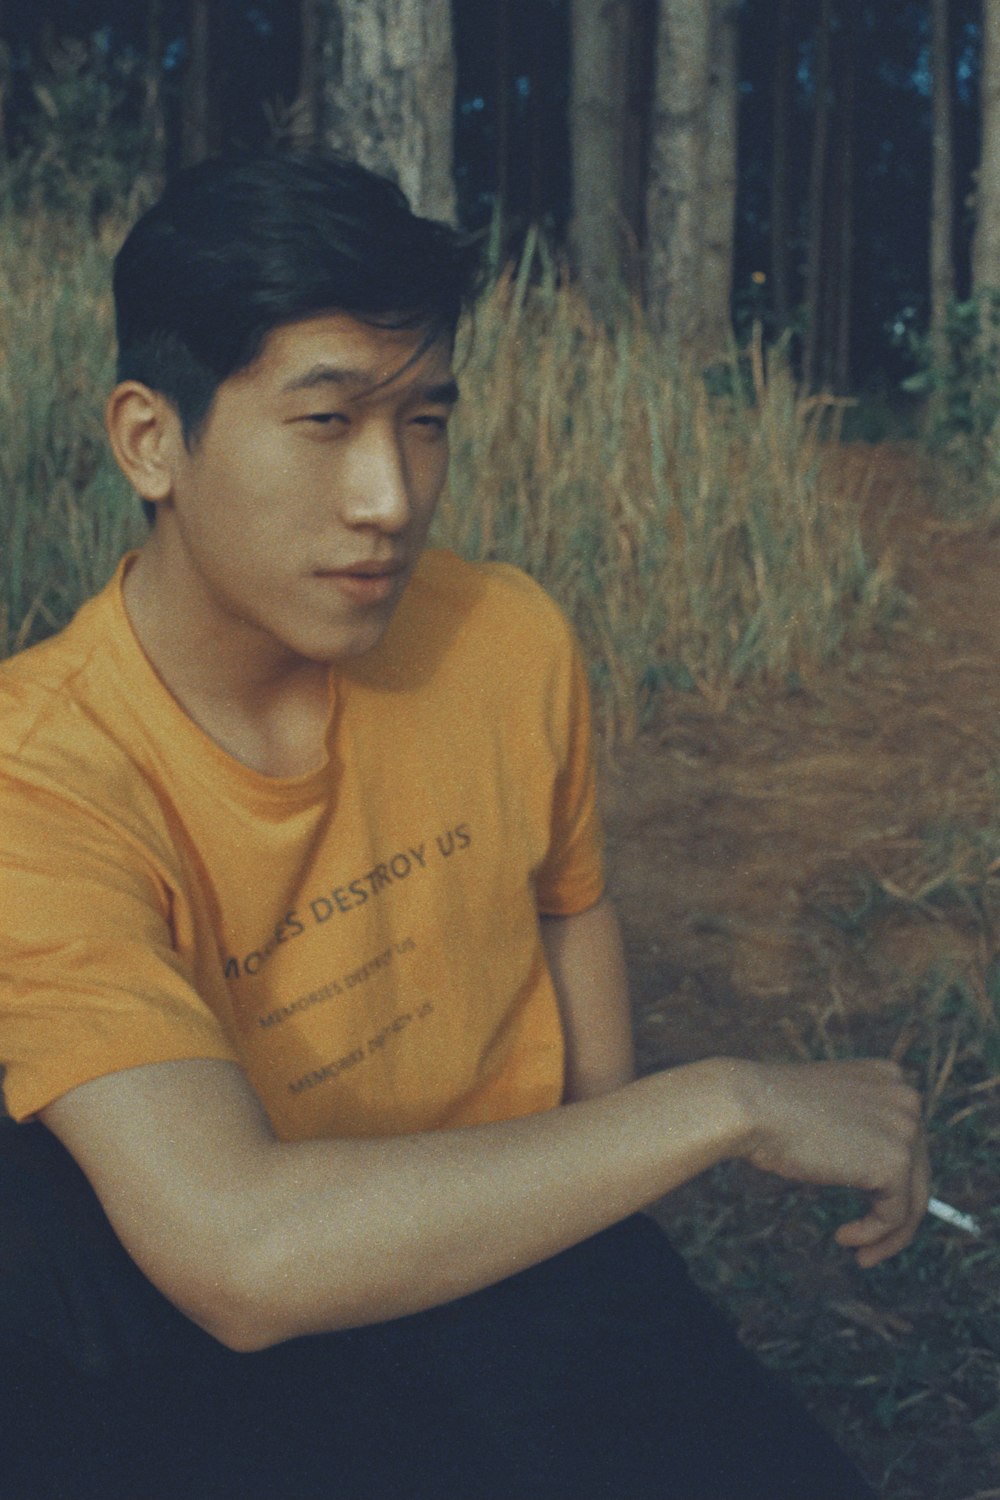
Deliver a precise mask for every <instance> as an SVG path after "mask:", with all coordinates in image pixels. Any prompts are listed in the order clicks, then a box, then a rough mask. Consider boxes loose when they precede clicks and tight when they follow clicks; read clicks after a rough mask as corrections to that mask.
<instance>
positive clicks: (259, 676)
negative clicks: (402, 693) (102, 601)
mask: <svg viewBox="0 0 1000 1500" xmlns="http://www.w3.org/2000/svg"><path fill="white" fill-rule="evenodd" d="M165 573H166V570H165V569H164V567H163V562H162V558H161V557H159V555H158V549H157V547H156V545H155V536H154V537H151V538H150V540H149V542H147V544H146V546H145V547H144V548H143V550H142V551H141V552H140V554H139V556H138V557H137V558H136V559H135V561H134V562H133V563H132V565H131V567H130V568H129V570H128V572H127V573H126V575H125V580H124V584H123V591H122V592H123V598H124V602H125V609H126V613H127V614H128V617H129V621H130V623H131V625H132V629H133V630H134V632H135V635H136V638H137V639H138V641H139V644H140V646H141V647H142V649H143V651H144V652H145V654H146V656H147V657H148V659H149V661H150V662H151V664H152V666H153V667H154V668H155V670H156V672H157V674H158V675H159V677H160V679H161V680H162V681H163V683H164V684H165V686H166V687H167V688H168V689H169V691H170V693H171V694H172V695H173V697H174V698H175V699H176V700H177V702H178V703H179V704H180V706H181V708H182V709H183V710H184V712H185V713H186V714H187V715H188V717H189V718H190V719H192V720H193V721H194V723H196V724H197V725H198V726H199V728H201V729H202V730H204V732H205V733H206V734H207V735H208V736H209V737H210V738H211V739H213V740H214V741H215V742H216V744H218V745H219V746H220V747H221V748H222V749H223V750H225V751H226V753H227V754H229V755H231V756H233V757H234V759H236V760H238V761H240V762H242V764H243V765H246V766H249V767H250V768H251V769H252V770H255V771H259V772H261V773H262V774H263V775H266V776H299V775H304V774H307V773H308V772H309V771H312V770H315V769H316V768H317V767H318V766H320V765H321V764H322V762H323V759H324V756H325V735H326V727H327V723H328V719H329V695H330V687H329V676H330V671H329V668H328V667H327V666H326V665H324V664H323V663H319V662H306V661H302V660H301V659H298V658H293V657H292V656H291V654H290V653H288V652H283V651H281V650H280V648H278V647H277V646H276V645H275V643H273V642H270V641H264V640H262V638H261V636H260V633H259V632H258V631H256V630H255V629H253V627H251V626H249V625H248V626H247V627H246V630H245V632H243V633H242V634H241V632H239V631H233V629H232V628H231V626H230V628H229V629H228V630H226V631H222V630H220V629H218V628H213V622H212V620H211V618H210V617H208V616H206V612H205V611H204V610H203V609H200V608H199V601H198V600H197V599H179V598H178V597H177V594H176V590H175V589H174V588H173V587H172V586H170V585H169V584H168V581H167V578H166V576H165Z"/></svg>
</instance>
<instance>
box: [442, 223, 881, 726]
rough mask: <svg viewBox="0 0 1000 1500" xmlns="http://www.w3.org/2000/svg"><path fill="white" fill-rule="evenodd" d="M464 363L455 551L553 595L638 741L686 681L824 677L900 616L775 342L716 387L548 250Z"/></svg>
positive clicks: (482, 312) (512, 282)
mask: <svg viewBox="0 0 1000 1500" xmlns="http://www.w3.org/2000/svg"><path fill="white" fill-rule="evenodd" d="M460 370H461V378H462V383H463V387H464V391H465V396H464V398H463V407H462V409H460V411H459V413H458V417H457V420H456V427H455V440H454V447H453V455H454V457H453V466H452V483H451V489H450V493H449V495H448V497H446V499H445V501H444V503H443V505H442V508H441V511H440V514H439V519H438V527H437V536H438V539H440V540H442V541H445V542H447V543H448V544H450V545H452V546H454V547H455V548H456V549H457V550H458V551H460V552H462V553H463V554H466V555H468V556H472V557H476V558H486V557H501V558H505V559H507V560H509V561H512V562H516V563H519V564H520V565H521V566H523V567H525V568H527V569H528V571H529V572H531V573H532V574H534V575H535V576H536V577H537V578H539V580H540V581H541V582H543V583H544V584H545V585H546V586H547V587H548V588H549V589H550V590H551V591H552V593H553V594H554V595H555V596H556V597H557V598H558V599H559V600H560V602H561V603H562V604H563V605H564V607H565V608H566V609H567V610H568V611H569V613H570V615H571V617H572V618H573V620H574V622H575V624H576V625H577V628H578V629H579V631H580V634H581V636H582V638H583V640H584V643H585V646H586V649H587V653H588V656H589V658H590V660H591V663H592V668H593V672H594V677H595V683H596V686H597V688H598V699H599V703H600V706H601V711H602V717H603V719H604V722H605V727H606V728H609V729H611V730H613V731H616V732H618V733H624V734H625V735H626V736H627V735H629V734H631V733H632V732H633V731H634V730H635V728H636V725H637V723H638V722H639V720H640V718H641V716H642V713H643V709H644V706H645V705H646V704H647V703H648V702H649V701H650V699H651V698H652V697H653V695H655V692H656V689H657V688H658V687H659V686H660V685H661V684H663V683H664V682H670V683H673V684H675V685H678V686H681V687H697V688H700V689H702V690H705V691H708V692H710V693H713V694H715V695H723V696H724V695H725V694H726V692H727V691H728V690H730V689H731V688H732V687H734V686H736V685H738V684H740V683H742V682H744V681H746V680H747V679H752V678H757V679H770V680H771V681H778V682H781V681H787V680H788V679H790V678H794V677H798V676H803V675H805V674H807V673H809V672H810V671H812V670H813V669H814V668H816V667H817V666H818V665H820V664H821V663H822V662H824V661H825V660H827V659H828V658H829V657H830V656H831V655H832V654H833V653H834V652H835V651H836V650H837V648H838V647H839V646H841V644H842V643H843V642H844V639H845V637H846V636H848V635H850V634H855V633H858V632H860V631H865V630H867V629H869V628H870V627H871V625H872V624H873V623H874V622H875V621H877V620H878V619H879V618H881V617H882V616H883V614H884V613H885V611H886V609H887V607H888V604H889V601H890V598H891V596H892V588H891V579H890V576H889V569H888V566H887V565H886V564H882V565H877V564H875V563H873V562H872V560H871V559H869V557H868V556H867V555H866V552H865V549H864V546H863V544H862V540H861V532H860V511H861V506H860V504H859V503H858V498H857V497H856V496H850V495H848V494H847V493H845V488H844V485H845V480H844V478H843V475H842V474H838V472H837V469H836V467H835V466H834V465H831V464H829V463H826V462H825V461H824V457H825V444H824V443H823V442H822V441H821V439H822V438H824V437H825V436H828V435H829V427H830V424H829V422H827V421H826V420H825V419H826V415H827V410H826V408H825V407H824V405H823V403H822V402H816V401H812V402H810V401H805V400H802V399H800V398H799V396H798V395H797V393H796V390H795V386H794V382H793V379H792V376H791V373H790V371H789V369H788V367H787V365H786V364H785V363H784V362H783V361H782V359H781V357H780V356H778V355H772V356H770V357H767V356H765V354H764V351H763V350H762V348H761V346H760V343H759V342H758V343H757V344H756V345H755V346H754V348H753V349H752V350H751V351H750V353H749V356H748V357H746V358H744V359H743V360H739V359H737V358H736V357H735V355H734V358H733V361H732V365H731V368H730V369H728V370H726V371H724V372H723V380H722V384H723V385H724V386H725V387H726V389H725V391H724V392H723V393H721V394H715V395H711V394H710V393H709V391H708V389H707V387H706V384H705V382H704V381H703V380H702V379H700V378H697V377H696V376H695V375H693V374H692V373H691V372H690V371H685V370H684V369H683V368H681V367H680V366H678V365H677V364H676V363H675V362H673V361H671V359H670V358H669V355H668V354H667V353H665V351H664V350H663V348H662V346H661V345H659V344H658V343H657V342H656V341H655V340H654V339H653V338H652V337H651V335H650V333H649V331H648V330H647V329H646V327H645V326H644V324H643V321H642V318H641V316H640V314H639V313H638V312H637V311H633V313H632V315H631V316H630V317H629V318H628V319H627V320H625V321H623V322H622V323H620V324H619V326H618V327H617V328H615V329H614V330H613V331H609V330H606V329H604V328H603V327H601V326H599V325H597V324H596V323H595V322H594V320H593V319H592V318H591V316H590V314H589V312H588V310H587V308H586V307H585V306H584V304H583V303H582V301H581V299H580V298H579V296H578V295H577V293H576V292H575V290H574V289H573V288H572V286H571V285H569V284H568V282H567V281H566V279H565V278H563V277H561V276H560V275H559V272H558V268H557V267H556V265H555V264H554V263H553V262H552V261H551V259H549V258H548V257H546V256H545V255H544V254H541V253H538V252H536V251H535V250H533V248H532V247H531V246H530V245H529V248H528V250H527V252H526V254H525V256H524V258H523V259H522V261H521V263H520V265H519V266H518V267H517V268H515V269H512V270H510V271H508V272H507V273H505V274H504V275H502V276H501V277H500V278H499V279H498V280H497V281H496V283H495V284H494V286H493V287H492V289H491V290H490V291H489V292H488V293H487V295H486V296H485V298H484V299H483V301H482V302H481V304H480V306H479V308H478V310H477V313H476V316H475V319H474V320H473V322H472V324H471V325H470V327H469V328H468V329H467V330H466V343H465V345H464V349H463V350H462V351H460Z"/></svg>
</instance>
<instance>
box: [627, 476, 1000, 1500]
mask: <svg viewBox="0 0 1000 1500" xmlns="http://www.w3.org/2000/svg"><path fill="white" fill-rule="evenodd" d="M842 461H843V462H844V463H846V464H847V466H848V473H849V474H850V476H851V479H852V484H851V486H850V488H851V491H852V493H854V494H855V495H856V496H858V497H864V498H863V500H862V499H860V498H859V501H858V503H863V504H864V506H865V514H864V521H865V530H866V535H867V537H868V540H869V546H870V548H871V549H873V550H874V552H875V553H876V554H877V555H881V553H882V552H883V550H884V549H886V548H890V547H891V548H892V549H893V550H894V552H895V554H896V563H897V572H896V577H897V579H898V583H899V585H900V588H901V591H902V596H903V597H902V601H901V605H902V607H901V610H900V613H899V615H898V618H897V619H896V621H895V623H894V624H893V626H892V628H891V629H889V630H887V631H885V632H884V633H882V634H880V635H879V636H878V637H876V638H875V639H874V640H873V641H869V642H867V643H865V644H864V645H863V646H861V647H859V648H858V649H856V650H853V651H850V652H848V653H846V654H845V655H844V656H843V657H842V658H841V659H840V660H839V661H838V662H837V663H836V664H835V665H834V666H833V667H830V668H828V669H826V670H825V671H823V672H821V673H817V674H816V677H815V679H814V680H813V681H807V682H805V683H804V684H803V685H802V686H801V688H799V690H798V691H795V692H789V693H785V694H784V695H782V694H778V695H775V694H774V693H770V694H758V695H754V694H751V693H740V694H736V695H734V696H733V697H732V698H731V700H730V701H729V702H728V703H725V704H722V703H717V704H710V703H707V702H706V701H705V700H704V699H703V698H700V697H698V696H697V695H694V694H689V695H685V694H675V695H672V696H671V697H670V698H669V699H668V700H667V701H666V702H665V703H664V704H663V705H662V709H661V712H660V714H659V717H658V721H657V724H656V726H655V727H653V728H651V729H650V730H649V731H647V732H646V733H645V734H644V736H643V737H642V738H641V740H640V741H639V742H638V743H637V744H635V745H633V746H631V747H629V748H628V749H627V750H625V751H622V752H620V753H619V754H618V756H617V760H616V762H615V764H614V765H613V766H612V767H611V768H610V769H609V771H608V773H607V776H606V781H605V794H604V800H605V810H606V819H607V830H608V852H609V865H610V876H611V887H612V890H613V892H614V894H615V895H616V897H617V900H618V903H619V909H620V911H621V914H622V917H623V922H624V928H625V935H626V945H627V951H628V957H629V962H630V967H631V973H632V979H633V989H634V998H635V1009H636V1034H637V1038H638V1044H639V1055H640V1062H641V1065H642V1067H643V1068H653V1067H655V1066H658V1065H667V1064H670V1063H674V1062H680V1061H685V1060H689V1059H693V1058H696V1057H699V1056H706V1055H710V1054H713V1053H730V1054H742V1055H750V1056H757V1057H784V1058H788V1057H791V1056H795V1055H796V1054H797V1053H803V1054H805V1053H808V1054H809V1055H812V1056H816V1055H817V1053H818V1052H819V1053H822V1051H823V1049H824V1047H826V1048H827V1049H828V1050H829V1052H830V1053H831V1055H832V1054H833V1053H835V1052H836V1051H837V1050H848V1051H852V1052H855V1053H860V1054H862V1055H864V1054H865V1053H868V1054H872V1053H877V1052H882V1053H884V1052H886V1051H890V1050H893V1051H895V1052H896V1054H897V1055H899V1056H902V1055H903V1053H904V1050H905V1048H906V1047H907V1046H908V1045H909V1042H910V1041H912V1035H910V1036H908V1028H912V1027H913V1026H915V1025H916V1023H915V1022H912V1021H911V1020H910V1019H909V1018H910V1017H912V1016H913V1015H914V1014H916V1011H917V1005H916V999H915V997H917V996H919V995H920V994H921V988H920V987H921V986H922V985H925V986H926V985H927V984H928V976H934V975H935V974H936V973H937V974H941V975H950V976H957V977H958V980H959V982H960V984H961V985H962V987H963V993H964V994H965V995H971V996H972V997H973V999H972V1002H971V1003H972V1004H974V1005H977V1006H978V1005H981V1007H982V1010H983V1014H984V1016H986V1015H988V1014H991V1013H992V1006H993V1001H991V1000H990V999H989V998H988V994H987V986H988V984H989V983H990V982H991V972H990V965H991V964H992V963H993V961H994V959H995V956H996V954H997V952H1000V934H998V933H997V931H996V929H997V928H998V927H1000V902H998V900H997V899H996V897H997V894H998V893H1000V816H998V798H1000V779H998V771H1000V674H998V671H997V659H998V648H1000V587H998V583H1000V526H997V527H994V528H991V527H990V526H989V525H988V524H985V523H983V522H982V521H980V522H979V523H977V524H975V525H972V524H968V523H966V524H959V523H957V522H956V523H949V522H948V521H947V520H944V519H942V513H941V511H940V510H938V511H935V509H934V507H933V506H932V505H930V504H929V503H928V500H929V497H928V483H929V479H928V473H927V471H926V469H925V467H924V465H923V463H922V461H921V460H920V459H919V457H918V456H917V455H916V454H914V453H912V452H908V451H906V450H901V449H892V448H881V449H871V448H861V447H859V448H857V449H853V450H849V451H848V452H846V453H845V455H844V457H843V460H842ZM872 466H874V467H872ZM984 891H987V892H988V893H989V899H988V900H984V899H983V894H982V893H983V892H984ZM994 972H995V971H994ZM953 1060H954V1057H953V1055H952V1057H951V1061H953ZM932 1062H934V1063H935V1065H937V1064H938V1063H940V1064H941V1065H940V1066H939V1067H938V1072H937V1076H938V1078H944V1077H945V1076H946V1075H947V1073H948V1069H949V1066H950V1061H949V1058H948V1057H944V1058H943V1059H941V1058H937V1057H936V1055H935V1056H934V1057H932ZM933 1071H934V1070H933V1069H932V1068H930V1069H928V1076H933ZM993 1071H994V1072H996V1071H997V1069H996V1068H994V1069H993ZM996 1081H997V1080H996V1079H995V1078H994V1079H992V1080H991V1081H990V1084H989V1085H981V1086H980V1087H990V1088H992V1086H993V1085H994V1084H995V1083H996ZM976 1097H977V1098H978V1099H980V1100H982V1099H985V1098H987V1097H989V1099H990V1100H994V1094H990V1095H989V1096H985V1095H978V1094H977V1096H976ZM976 1107H979V1106H976ZM996 1107H997V1106H996V1105H995V1104H994V1103H991V1104H990V1108H991V1109H993V1110H994V1112H995V1108H996ZM965 1112H966V1113H968V1112H969V1111H965ZM955 1118H956V1119H958V1118H960V1116H959V1115H956V1116H955ZM974 1155H975V1152H974V1150H973V1149H972V1148H970V1158H971V1157H972V1156H974ZM944 1170H945V1173H946V1175H947V1170H948V1169H947V1165H945V1168H944ZM995 1183H996V1164H995V1162H994V1161H993V1160H992V1159H989V1160H986V1159H985V1158H984V1159H982V1160H979V1158H978V1157H977V1158H976V1160H975V1161H971V1160H970V1165H969V1170H968V1172H964V1171H963V1176H962V1181H961V1183H960V1185H959V1192H960V1193H962V1194H963V1195H964V1196H963V1197H961V1199H960V1201H961V1202H962V1204H963V1206H964V1207H966V1208H971V1209H973V1210H974V1211H976V1212H980V1213H983V1212H992V1205H993V1203H994V1202H995V1197H996V1192H995ZM936 1191H938V1192H939V1193H940V1194H941V1196H949V1195H950V1194H953V1193H954V1191H955V1184H954V1183H953V1182H949V1181H945V1182H939V1183H938V1184H936ZM810 1192H812V1193H813V1194H814V1196H813V1198H812V1199H810V1198H809V1196H808V1195H809V1193H810ZM656 1212H657V1216H658V1217H659V1218H660V1219H661V1220H662V1221H663V1222H664V1224H665V1225H666V1227H667V1229H668V1231H669V1232H670V1233H671V1234H672V1235H673V1237H674V1238H675V1239H676V1240H677V1242H678V1244H679V1245H680V1246H681V1248H682V1249H683V1250H684V1251H685V1254H686V1255H687V1256H688V1258H689V1260H690V1261H691V1264H692V1269H693V1270H694V1271H695V1274H696V1276H698V1277H699V1279H701V1280H702V1282H703V1284H704V1285H706V1286H707V1287H708V1288H709V1290H710V1291H711V1292H712V1294H713V1295H715V1296H717V1297H719V1298H720V1299H721V1300H722V1302H723V1304H724V1305H726V1306H727V1307H728V1308H729V1311H730V1313H731V1315H732V1316H733V1317H734V1318H735V1320H736V1322H737V1326H738V1327H739V1329H740V1331H741V1333H742V1335H743V1336H744V1338H746V1339H747V1341H748V1342H749V1343H750V1344H751V1346H752V1347H754V1348H756V1349H757V1350H758V1351H759V1352H760V1353H761V1354H762V1355H763V1357H764V1358H765V1359H770V1361H771V1362H773V1363H776V1364H778V1365H779V1366H781V1367H782V1368H783V1369H785V1370H786V1371H788V1372H789V1373H790V1374H791V1376H792V1378H793V1379H794V1380H796V1381H797V1383H798V1384H799V1387H800V1390H801V1391H802V1393H803V1395H804V1396H805V1398H806V1399H807V1401H808V1403H809V1404H810V1405H811V1406H813V1408H814V1409H815V1410H816V1411H817V1412H818V1413H819V1415H820V1417H821V1419H823V1420H824V1421H826V1423H827V1425H828V1426H829V1427H830V1428H831V1430H833V1431H834V1433H835V1434H836V1435H837V1436H838V1437H839V1440H840V1441H841V1442H842V1443H843V1444H844V1446H845V1447H846V1448H847V1450H848V1451H849V1452H850V1453H852V1455H853V1456H854V1458H855V1459H856V1461H857V1462H859V1464H861V1466H862V1467H863V1468H864V1469H865V1472H866V1473H867V1475H868V1477H869V1478H870V1480H871V1481H872V1483H873V1484H874V1485H875V1487H876V1489H877V1491H878V1493H879V1494H880V1495H882V1496H883V1497H885V1500H917V1497H919V1500H969V1497H974V1500H981V1497H986V1496H988V1497H998V1496H1000V1488H996V1487H995V1486H996V1485H997V1474H998V1473H1000V1467H998V1466H1000V1405H998V1401H1000V1359H998V1356H1000V1313H998V1303H997V1297H996V1286H995V1267H996V1260H995V1258H993V1256H992V1252H987V1251H983V1252H981V1255H982V1256H986V1255H987V1254H989V1255H990V1258H989V1259H981V1262H980V1263H979V1264H977V1263H976V1261H975V1252H971V1251H970V1250H969V1247H968V1245H967V1244H965V1243H961V1241H962V1236H960V1235H955V1234H954V1232H951V1234H950V1237H949V1233H948V1232H947V1231H945V1232H944V1233H943V1234H938V1237H937V1238H935V1235H936V1234H937V1231H935V1230H933V1229H931V1230H928V1229H926V1227H925V1230H922V1232H921V1241H920V1244H919V1245H918V1246H915V1247H914V1251H915V1255H916V1259H915V1260H914V1261H911V1262H910V1263H909V1264H908V1263H907V1257H906V1256H903V1257H899V1258H898V1259H897V1260H894V1261H892V1262H889V1263H887V1267H888V1268H880V1272H879V1273H864V1272H861V1271H859V1270H858V1268H857V1267H855V1266H854V1265H853V1262H852V1261H851V1259H850V1257H847V1256H845V1255H844V1253H843V1252H838V1251H837V1250H836V1247H835V1246H833V1245H832V1228H833V1225H834V1224H835V1223H836V1222H839V1221H842V1220H843V1219H844V1218H846V1217H850V1216H852V1215H850V1214H847V1213H845V1212H839V1213H838V1211H837V1205H836V1204H835V1203H834V1204H832V1205H831V1204H830V1202H829V1195H826V1199H825V1200H824V1195H822V1194H821V1193H816V1192H815V1190H806V1189H792V1188H789V1186H788V1185H786V1184H783V1183H779V1182H777V1180H776V1179H771V1178H767V1177H764V1176H763V1175H762V1174H758V1173H752V1172H750V1171H749V1169H744V1168H742V1167H740V1166H738V1165H733V1164H729V1165H728V1166H726V1167H721V1168H717V1169H716V1171H715V1173H713V1174H710V1175H709V1177H708V1179H699V1180H698V1181H697V1182H695V1183H692V1184H689V1185H688V1186H687V1187H686V1188H684V1189H682V1190H681V1191H680V1192H679V1193H675V1194H671V1195H670V1196H669V1198H668V1199H666V1200H664V1202H663V1204H661V1205H660V1206H659V1207H658V1209H657V1211H656ZM824 1215H825V1218H824ZM973 1244H975V1242H973ZM914 1267H915V1269H914ZM991 1268H992V1269H991ZM873 1275H874V1276H875V1279H874V1280H873V1279H872V1277H873ZM977 1277H978V1281H977ZM973 1434H974V1435H973Z"/></svg>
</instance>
